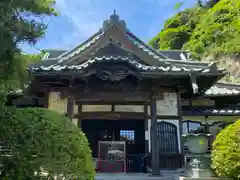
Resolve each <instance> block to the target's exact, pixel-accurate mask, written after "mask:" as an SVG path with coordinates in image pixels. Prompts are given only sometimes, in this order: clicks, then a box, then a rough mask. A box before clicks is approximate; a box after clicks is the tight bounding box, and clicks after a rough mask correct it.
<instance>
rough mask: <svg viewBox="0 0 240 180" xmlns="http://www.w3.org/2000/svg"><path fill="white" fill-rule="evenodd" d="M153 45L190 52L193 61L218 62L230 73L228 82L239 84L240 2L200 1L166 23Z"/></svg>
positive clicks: (222, 0) (154, 39)
mask: <svg viewBox="0 0 240 180" xmlns="http://www.w3.org/2000/svg"><path fill="white" fill-rule="evenodd" d="M150 45H151V46H152V47H154V48H157V49H163V50H165V49H183V50H189V51H191V52H192V56H193V59H196V60H200V61H217V62H218V65H219V66H220V67H223V68H226V69H227V70H228V71H229V72H230V74H229V76H228V77H225V80H227V81H230V82H233V83H240V1H239V0H209V1H208V2H207V3H201V2H200V1H198V3H197V4H196V6H194V7H192V8H188V9H185V10H184V11H180V12H178V13H177V14H175V15H174V16H173V17H171V18H170V19H168V20H167V21H165V24H164V28H163V29H162V30H161V31H160V33H159V34H158V35H157V36H155V37H154V38H153V39H152V40H151V41H150Z"/></svg>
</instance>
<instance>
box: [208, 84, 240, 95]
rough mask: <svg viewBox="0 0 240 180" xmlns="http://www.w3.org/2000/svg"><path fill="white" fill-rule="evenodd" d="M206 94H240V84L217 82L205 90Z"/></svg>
mask: <svg viewBox="0 0 240 180" xmlns="http://www.w3.org/2000/svg"><path fill="white" fill-rule="evenodd" d="M205 95H206V96H221V95H222V96H227V95H240V85H233V84H225V83H217V84H216V85H214V86H212V87H211V88H210V89H209V90H207V91H206V92H205Z"/></svg>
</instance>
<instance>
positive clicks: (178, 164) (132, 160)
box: [126, 154, 184, 172]
mask: <svg viewBox="0 0 240 180" xmlns="http://www.w3.org/2000/svg"><path fill="white" fill-rule="evenodd" d="M159 162H160V164H159V168H160V169H169V170H171V169H180V168H183V167H184V156H183V155H182V154H159ZM126 166H127V167H126V168H127V171H128V172H146V171H147V169H148V168H151V155H143V154H138V155H134V154H133V155H127V160H126Z"/></svg>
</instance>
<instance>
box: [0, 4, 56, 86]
mask: <svg viewBox="0 0 240 180" xmlns="http://www.w3.org/2000/svg"><path fill="white" fill-rule="evenodd" d="M54 4H55V1H54V0H1V2H0V10H1V11H0V72H1V73H0V74H1V75H0V84H1V87H0V88H1V89H4V90H5V84H4V82H5V81H6V80H8V79H9V78H11V77H10V76H11V73H12V72H13V68H14V67H15V66H16V64H18V62H16V61H18V60H19V58H16V56H18V55H19V54H20V50H19V48H18V46H19V43H23V42H27V43H30V44H35V43H36V41H37V40H38V39H39V38H40V37H43V35H44V33H45V30H46V28H47V26H46V24H44V18H45V17H46V16H53V15H56V12H55V10H54V9H53V5H54ZM16 54H17V55H16Z"/></svg>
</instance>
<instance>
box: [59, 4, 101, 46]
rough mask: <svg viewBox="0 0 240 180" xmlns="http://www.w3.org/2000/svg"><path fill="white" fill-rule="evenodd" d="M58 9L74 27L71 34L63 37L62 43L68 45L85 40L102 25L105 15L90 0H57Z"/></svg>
mask: <svg viewBox="0 0 240 180" xmlns="http://www.w3.org/2000/svg"><path fill="white" fill-rule="evenodd" d="M70 1H71V3H70ZM56 9H57V10H58V11H59V12H60V15H61V16H64V17H65V18H67V19H68V22H69V23H70V24H71V25H72V27H73V31H72V32H71V34H68V35H66V36H65V37H64V38H63V42H62V44H65V45H67V46H72V43H73V42H74V43H79V42H80V41H83V40H85V39H86V38H88V37H90V36H91V35H92V34H93V33H95V32H96V31H97V30H98V29H99V28H100V27H101V24H102V19H103V15H101V14H100V11H99V10H98V9H97V8H95V7H94V6H93V4H92V3H91V1H90V0H57V1H56Z"/></svg>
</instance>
